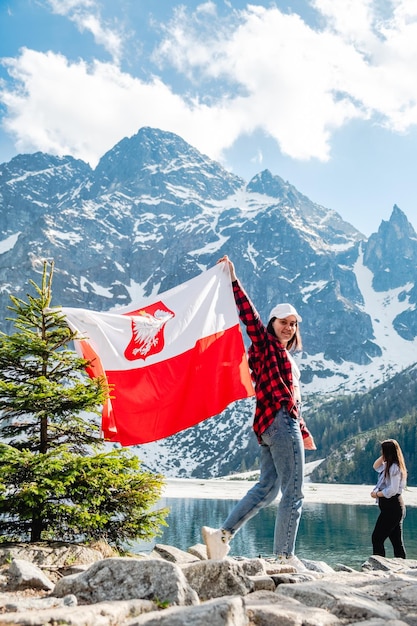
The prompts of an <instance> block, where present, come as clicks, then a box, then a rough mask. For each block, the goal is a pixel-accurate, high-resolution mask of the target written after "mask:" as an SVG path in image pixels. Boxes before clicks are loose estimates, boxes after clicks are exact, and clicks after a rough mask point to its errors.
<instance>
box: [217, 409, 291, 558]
mask: <svg viewBox="0 0 417 626" xmlns="http://www.w3.org/2000/svg"><path fill="white" fill-rule="evenodd" d="M303 479H304V446H303V439H302V435H301V430H300V425H299V422H298V420H296V419H294V418H293V417H291V416H290V414H289V413H288V411H287V409H286V407H282V408H281V409H280V410H279V411H278V412H277V414H276V416H275V419H274V421H273V422H272V424H271V425H270V426H269V428H267V430H266V431H265V432H264V433H263V434H262V444H261V473H260V476H259V481H258V482H257V483H256V485H255V486H254V487H252V489H250V490H249V491H248V493H247V494H246V495H245V496H244V497H243V498H242V500H240V502H238V503H237V505H236V506H235V507H234V509H233V510H232V511H231V513H230V515H229V516H228V518H227V519H226V521H225V522H224V524H222V528H224V529H225V530H228V531H229V532H230V533H232V535H233V534H234V533H235V532H237V531H238V530H239V528H241V527H242V526H243V524H245V523H246V522H247V521H248V520H249V519H251V518H252V517H254V515H256V514H257V513H258V511H259V510H260V509H262V508H263V507H264V506H267V505H268V504H270V503H271V502H273V500H275V498H276V497H277V495H278V493H279V491H280V490H281V494H282V495H281V500H280V502H279V504H278V509H277V516H276V520H275V532H274V546H273V551H274V554H276V555H281V554H285V555H287V556H291V555H293V554H294V550H295V541H296V538H297V531H298V526H299V523H300V518H301V510H302V507H303V498H304V494H303Z"/></svg>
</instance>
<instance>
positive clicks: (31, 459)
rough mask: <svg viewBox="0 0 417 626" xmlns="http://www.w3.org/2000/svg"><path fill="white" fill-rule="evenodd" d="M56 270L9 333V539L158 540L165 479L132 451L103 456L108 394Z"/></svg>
mask: <svg viewBox="0 0 417 626" xmlns="http://www.w3.org/2000/svg"><path fill="white" fill-rule="evenodd" d="M53 269H54V268H53V263H51V264H50V266H49V271H48V264H47V263H46V262H45V263H44V267H43V274H42V282H41V285H40V286H38V285H36V284H35V283H34V282H33V281H30V282H31V285H32V287H33V288H34V289H35V292H36V293H35V295H34V296H32V295H28V296H27V301H24V300H22V299H20V298H18V297H16V296H13V295H12V296H10V298H11V302H12V304H11V306H9V307H8V308H9V310H11V311H12V312H13V313H14V315H15V317H14V318H9V319H11V320H12V321H13V323H14V327H15V329H16V332H15V333H14V334H11V335H7V334H5V333H0V436H1V438H2V443H0V533H1V534H2V536H3V540H26V539H29V540H30V541H31V542H36V541H40V540H48V539H54V540H67V541H69V540H80V539H82V540H84V541H91V540H99V539H105V540H107V541H108V543H109V544H112V545H114V546H115V547H117V548H122V549H123V548H124V547H126V545H127V544H128V543H129V542H132V541H134V540H137V539H150V538H152V537H153V536H155V535H156V534H158V533H159V532H160V527H161V525H163V524H165V522H164V517H165V515H166V510H165V509H161V510H151V509H152V508H153V507H154V505H155V504H156V503H157V501H158V500H159V498H160V493H161V489H162V486H163V477H162V476H160V475H153V474H151V473H149V472H144V471H142V470H141V467H140V465H141V464H140V461H139V459H138V458H137V457H136V456H134V455H133V454H132V453H130V452H129V451H127V450H126V449H120V448H119V449H114V450H112V451H111V452H106V451H103V447H104V442H103V440H102V439H101V437H100V432H99V418H98V416H99V414H100V412H101V406H102V404H103V402H105V401H106V398H107V394H108V390H107V387H106V382H105V380H104V379H91V378H89V377H88V376H87V375H86V373H85V368H86V366H87V365H88V362H87V361H85V360H84V359H82V358H80V357H78V356H77V354H76V353H75V352H74V351H73V350H70V349H69V347H68V345H69V344H70V342H71V341H73V340H74V339H75V338H76V335H75V333H73V332H72V331H71V330H70V328H69V327H68V325H67V323H66V321H65V317H64V316H63V315H62V312H61V311H60V309H59V308H51V300H52V278H53Z"/></svg>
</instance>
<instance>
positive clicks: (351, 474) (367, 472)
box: [308, 365, 417, 486]
mask: <svg viewBox="0 0 417 626" xmlns="http://www.w3.org/2000/svg"><path fill="white" fill-rule="evenodd" d="M416 372H417V366H415V365H413V366H411V367H409V368H407V369H406V370H404V371H403V372H401V373H399V374H397V375H396V376H394V377H393V378H391V379H390V380H389V381H387V382H386V383H383V384H382V385H379V386H378V387H375V388H374V389H372V390H371V391H369V392H368V393H366V394H363V395H348V396H339V397H337V398H334V399H332V400H330V401H328V402H326V403H324V404H320V403H319V401H318V398H316V399H315V400H313V401H312V403H311V406H310V407H309V408H308V424H309V427H311V430H312V431H313V433H314V438H315V440H316V443H317V451H315V452H314V453H309V456H308V460H310V461H311V460H314V459H319V458H325V461H323V463H321V464H320V465H319V466H318V467H317V468H316V469H315V470H314V472H313V473H312V480H314V481H318V482H341V483H351V484H372V483H373V482H375V471H374V470H373V468H372V464H373V462H374V460H375V459H376V458H377V457H378V456H379V454H380V443H381V441H383V440H384V439H396V440H397V441H398V443H399V444H400V446H401V448H402V451H403V453H404V457H405V461H406V464H407V469H408V484H409V485H410V486H413V485H417V453H416V450H417V379H416Z"/></svg>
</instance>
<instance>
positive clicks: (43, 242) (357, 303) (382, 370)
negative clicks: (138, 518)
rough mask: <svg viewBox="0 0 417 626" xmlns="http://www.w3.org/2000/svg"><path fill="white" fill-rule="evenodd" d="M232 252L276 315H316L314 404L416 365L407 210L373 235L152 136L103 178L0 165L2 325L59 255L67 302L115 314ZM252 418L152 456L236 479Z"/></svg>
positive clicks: (415, 239)
mask: <svg viewBox="0 0 417 626" xmlns="http://www.w3.org/2000/svg"><path fill="white" fill-rule="evenodd" d="M223 254H228V255H229V256H230V258H231V259H232V260H233V261H234V263H235V266H236V270H237V273H238V276H239V278H240V279H241V282H242V284H243V285H244V287H245V288H246V290H247V292H248V293H249V295H250V297H251V298H252V300H253V302H254V303H255V304H256V306H257V308H258V310H259V312H260V313H261V316H262V317H263V318H266V317H267V315H268V313H269V311H270V309H271V308H272V306H273V305H274V304H276V303H277V302H279V301H290V302H293V303H294V305H295V306H296V307H297V309H298V310H299V312H300V314H301V315H302V317H303V322H302V325H301V329H302V336H303V344H304V351H303V352H302V354H300V355H299V356H298V360H299V363H300V366H301V369H302V383H303V391H304V396H305V397H307V398H308V397H309V396H310V395H311V394H317V393H322V392H327V393H341V392H342V393H343V392H348V391H357V392H362V391H365V390H367V389H369V388H370V387H373V386H375V385H377V384H379V383H381V382H382V381H383V380H385V379H386V378H388V377H390V376H392V375H393V374H395V373H396V372H399V371H401V370H402V369H404V368H406V367H407V366H409V365H411V364H413V363H415V362H416V361H417V358H416V354H417V352H416V348H417V338H416V337H417V313H416V308H415V305H416V299H417V292H416V286H415V284H416V280H415V279H416V274H417V235H416V233H415V231H414V230H413V228H412V226H411V224H410V223H409V222H408V220H407V218H406V216H405V214H404V213H403V212H402V211H401V210H400V209H399V208H398V207H394V209H393V212H392V215H391V218H390V220H389V221H387V222H382V223H381V226H380V228H379V230H378V232H377V233H375V234H373V235H372V236H371V237H369V239H367V238H366V237H365V236H364V235H362V234H361V233H360V232H359V231H357V230H356V229H355V228H354V226H352V225H350V224H348V223H347V222H345V221H344V220H343V219H342V218H341V217H340V216H339V215H338V214H337V213H336V212H335V211H332V210H330V209H328V208H325V207H322V206H319V205H317V204H315V203H314V202H312V201H311V200H309V198H307V197H306V196H304V195H302V194H301V193H300V192H299V191H298V190H297V189H296V188H295V187H293V186H292V185H291V184H290V183H288V182H285V181H284V180H282V179H281V178H280V177H279V176H277V175H273V174H271V173H270V172H269V171H267V170H266V171H263V172H261V173H259V174H258V175H257V176H255V177H254V178H253V179H252V180H251V181H249V183H247V182H245V181H244V180H242V179H240V178H238V177H236V176H234V175H233V174H231V173H229V172H227V171H226V170H225V169H224V168H222V167H221V166H220V165H219V164H218V163H216V162H214V161H212V160H210V159H209V158H208V157H206V156H204V155H202V154H200V153H199V152H198V151H197V150H195V149H194V148H193V147H191V146H190V145H189V144H187V143H186V142H184V141H183V140H182V139H181V138H180V137H178V136H176V135H174V134H172V133H167V132H163V131H161V130H156V129H151V128H142V129H141V130H140V131H139V132H138V133H137V134H136V135H135V136H134V137H131V138H125V139H123V140H122V141H120V142H119V143H118V144H117V145H116V146H115V147H114V148H113V149H112V150H110V151H109V152H108V153H107V154H105V155H104V156H103V157H102V159H101V160H100V162H99V164H98V166H97V168H96V169H95V170H92V169H91V168H90V167H89V166H88V165H87V164H86V163H83V162H82V161H79V160H75V159H73V158H72V157H62V158H59V157H54V156H50V155H46V154H41V153H36V154H32V155H19V156H17V157H15V158H14V159H12V160H11V161H10V162H8V163H4V164H2V165H0V262H1V264H0V280H1V291H0V321H1V325H2V327H3V329H6V330H9V329H10V326H9V325H8V323H7V322H6V321H5V318H6V317H7V310H6V307H7V305H8V304H9V298H8V294H10V293H13V294H15V295H18V296H22V297H24V295H25V294H26V292H27V291H28V281H29V279H33V280H35V282H38V281H39V272H40V271H41V270H42V262H43V259H45V258H46V259H53V260H54V262H55V273H54V283H53V304H55V305H64V306H82V307H87V308H91V309H96V310H109V309H113V308H115V307H118V306H125V305H128V304H130V303H131V302H132V301H135V299H136V298H137V297H138V296H151V295H156V294H157V293H160V292H163V291H165V290H167V289H169V288H171V287H173V286H174V285H176V284H179V283H181V282H184V281H185V280H188V279H189V278H191V277H193V276H195V275H197V274H198V273H199V272H201V271H202V270H203V269H205V268H207V267H210V266H212V265H214V263H215V262H216V261H217V259H218V258H219V257H220V256H222V255H223ZM252 409H253V405H252V403H251V401H247V402H246V403H245V402H241V403H238V406H234V407H231V408H230V409H228V411H227V412H226V414H224V415H222V416H218V417H216V418H213V419H212V420H208V421H207V422H204V423H203V424H200V425H199V426H198V427H196V428H195V429H190V430H189V431H187V432H186V433H182V434H181V438H178V437H177V438H176V437H175V436H174V437H171V438H169V439H168V440H165V441H162V442H159V443H156V444H148V445H147V446H141V447H140V450H139V454H140V456H141V457H142V458H143V459H144V461H145V463H147V464H149V465H150V466H152V467H156V468H158V469H161V470H162V471H166V472H167V473H169V474H171V475H180V474H182V475H189V474H191V473H192V472H194V473H195V474H196V475H216V474H219V473H222V474H224V473H226V471H228V470H229V469H230V471H234V470H235V469H236V467H237V463H238V460H239V463H240V461H241V457H242V452H243V451H244V450H246V452H247V454H248V457H247V458H250V456H251V455H250V454H249V452H248V450H250V449H251V446H253V445H255V446H256V444H254V443H253V441H252V438H251V436H250V434H249V433H250V425H251V421H252ZM225 421H226V422H227V425H228V427H227V429H225V428H224V423H225ZM222 426H223V427H222ZM214 441H216V444H217V445H215V446H214V445H213V442H214ZM231 449H232V451H231ZM152 458H155V459H157V461H156V460H155V462H154V461H152ZM161 459H163V460H162V461H161ZM170 459H172V461H170ZM239 468H241V466H240V465H239Z"/></svg>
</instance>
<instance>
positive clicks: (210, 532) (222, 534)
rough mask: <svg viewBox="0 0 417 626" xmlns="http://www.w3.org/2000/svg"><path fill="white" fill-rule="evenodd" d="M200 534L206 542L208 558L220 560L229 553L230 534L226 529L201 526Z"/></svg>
mask: <svg viewBox="0 0 417 626" xmlns="http://www.w3.org/2000/svg"><path fill="white" fill-rule="evenodd" d="M201 534H202V535H203V540H204V543H205V544H206V548H207V558H208V559H216V560H221V559H224V558H225V557H226V556H227V555H228V554H229V550H230V546H229V541H230V538H231V534H230V533H229V532H228V531H227V530H223V529H222V528H218V529H217V528H210V527H209V526H203V527H202V529H201Z"/></svg>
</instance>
